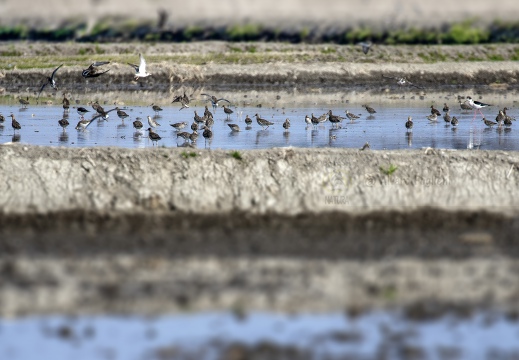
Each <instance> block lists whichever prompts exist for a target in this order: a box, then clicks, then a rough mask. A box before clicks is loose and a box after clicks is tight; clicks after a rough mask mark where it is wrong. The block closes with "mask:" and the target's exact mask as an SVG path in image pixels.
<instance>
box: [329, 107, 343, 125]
mask: <svg viewBox="0 0 519 360" xmlns="http://www.w3.org/2000/svg"><path fill="white" fill-rule="evenodd" d="M328 119H329V120H330V122H331V123H332V126H336V125H337V124H338V123H340V122H342V120H344V118H343V117H342V116H339V115H334V114H332V111H331V110H329V111H328Z"/></svg>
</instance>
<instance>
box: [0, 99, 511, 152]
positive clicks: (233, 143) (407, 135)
mask: <svg viewBox="0 0 519 360" xmlns="http://www.w3.org/2000/svg"><path fill="white" fill-rule="evenodd" d="M428 104H429V103H428V102H427V101H415V102H408V103H406V104H405V105H404V104H398V103H397V104H387V103H384V104H381V103H371V104H370V105H371V106H373V107H375V108H376V111H377V113H376V114H373V115H369V114H368V113H367V112H366V110H365V109H364V108H362V107H361V105H360V104H351V105H350V104H347V103H346V104H332V105H330V104H306V105H305V104H303V105H302V106H288V105H287V106H285V107H280V108H272V107H268V108H267V107H262V108H260V107H255V106H243V107H241V106H239V107H232V110H233V111H234V113H233V114H231V115H230V116H229V117H227V116H226V114H224V112H223V110H222V108H218V109H217V110H216V111H215V114H214V120H215V124H214V125H213V127H212V133H213V137H212V138H211V139H209V140H206V139H205V138H204V137H203V136H202V131H200V130H199V135H200V136H199V138H198V140H197V141H196V142H195V143H193V144H191V143H190V142H186V141H184V139H182V138H181V137H178V136H177V134H178V132H177V131H176V130H175V129H174V128H173V127H171V126H170V124H173V123H178V122H186V123H187V124H188V126H187V127H186V128H185V129H183V130H181V131H188V132H191V129H190V128H189V126H190V124H192V123H193V116H194V113H193V111H194V110H197V112H198V114H200V115H202V114H203V110H204V108H203V106H201V105H199V106H192V107H191V108H188V109H184V110H182V111H179V110H178V109H179V107H178V106H163V107H162V108H163V111H161V112H160V113H155V112H154V111H153V110H152V109H151V107H149V106H131V105H126V106H121V109H123V110H124V111H125V112H127V113H128V114H129V115H130V116H129V117H128V118H127V119H126V120H124V121H123V120H121V119H119V118H118V117H117V114H116V112H115V111H114V112H111V113H110V115H109V118H108V119H107V120H103V119H102V118H100V119H97V120H94V121H93V122H92V124H90V126H89V127H88V128H87V129H86V130H75V129H74V128H75V126H76V125H77V123H78V121H79V119H80V117H79V115H78V114H77V113H76V110H75V109H73V108H71V109H70V111H69V114H68V120H69V122H70V125H69V126H68V128H67V129H66V130H65V131H63V129H62V128H61V127H60V126H59V124H58V120H60V119H62V118H63V117H64V112H63V109H62V108H61V106H56V105H55V106H46V105H31V106H30V107H29V108H28V109H23V108H20V107H19V106H14V105H0V113H1V114H3V115H4V116H5V117H6V121H5V122H4V123H3V124H1V125H0V142H1V143H6V142H10V141H13V142H15V141H17V142H20V143H24V144H30V145H43V146H67V147H90V146H118V147H125V148H144V147H152V146H153V145H154V144H153V143H152V142H151V141H150V140H149V139H148V136H147V132H146V131H145V129H146V128H148V127H149V126H148V122H147V116H151V117H153V118H154V119H155V120H156V121H157V122H159V123H160V124H161V126H160V127H157V129H156V130H155V131H156V132H157V133H158V134H159V135H160V137H161V140H160V141H158V142H157V144H156V145H157V146H166V147H181V146H194V147H197V148H210V149H243V150H246V149H265V148H272V147H283V146H295V147H316V148H318V147H336V148H360V147H362V146H363V145H364V144H365V143H366V142H368V143H369V144H370V147H371V149H388V150H392V149H408V148H411V149H419V148H423V147H432V148H447V149H467V148H481V149H486V150H519V141H518V140H519V132H515V131H514V126H513V125H512V126H511V127H504V126H503V127H498V126H493V127H488V126H486V125H485V124H484V123H483V121H482V116H481V115H480V114H477V115H476V116H474V113H473V112H470V111H469V112H462V111H460V110H459V107H458V106H456V107H455V109H454V107H453V110H451V115H452V116H456V117H457V118H458V120H459V125H458V126H452V125H451V124H450V123H446V122H445V121H444V120H443V118H442V117H438V120H437V121H435V122H432V121H429V120H428V119H427V118H426V116H428V115H430V112H429V108H428V106H430V105H428ZM86 107H87V108H88V109H89V110H91V113H89V114H88V115H87V116H86V118H87V119H89V118H91V117H92V116H91V115H90V114H92V113H93V112H94V111H93V109H91V108H90V107H89V106H86ZM113 107H114V106H106V105H105V109H106V110H108V109H112V108H113ZM439 107H440V110H441V106H439ZM328 110H332V111H333V113H334V114H336V115H339V116H342V117H346V114H345V110H348V111H350V112H351V113H353V114H356V115H359V116H360V118H359V119H357V120H355V121H350V120H349V119H348V118H345V120H343V122H342V123H341V124H340V125H339V126H332V124H331V123H330V122H328V121H327V122H325V123H322V124H319V125H317V126H313V125H307V124H306V123H305V116H306V115H309V116H311V114H313V115H315V116H316V117H319V116H320V115H322V114H324V113H326V112H328ZM483 111H484V114H485V117H486V118H487V119H490V120H494V119H495V117H496V115H497V111H498V106H495V107H493V108H487V109H484V110H483ZM514 112H516V111H515V109H513V108H512V109H511V110H510V111H509V113H510V114H511V115H512V116H513V115H514ZM10 113H13V114H14V115H15V117H16V119H17V120H18V121H19V122H20V123H21V125H22V129H21V130H20V131H17V132H16V134H15V132H14V131H13V129H12V127H11V121H10V118H9V117H8V115H9V114H10ZM256 113H258V114H259V115H260V116H261V117H262V118H264V119H266V120H269V121H271V122H273V123H274V125H271V126H269V127H268V128H265V129H264V128H262V127H261V126H259V125H258V123H257V122H256V119H255V117H254V115H255V114H256ZM246 115H249V116H250V117H251V118H252V120H253V122H252V124H251V125H250V126H248V125H246V124H245V122H244V120H245V116H246ZM408 116H411V117H412V118H413V121H414V126H413V129H412V130H411V131H407V130H406V128H405V126H404V124H405V122H406V120H407V118H408ZM137 118H140V119H141V121H142V123H143V124H144V127H143V129H141V130H136V129H134V127H133V124H132V123H133V121H134V120H136V119H137ZM287 118H288V119H290V123H291V126H290V128H289V129H288V130H285V129H284V128H283V126H282V124H283V122H284V121H285V120H286V119H287ZM229 124H238V125H239V127H240V131H239V132H237V131H232V130H231V129H230V128H229V126H228V125H229Z"/></svg>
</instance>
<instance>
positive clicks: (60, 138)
mask: <svg viewBox="0 0 519 360" xmlns="http://www.w3.org/2000/svg"><path fill="white" fill-rule="evenodd" d="M58 141H59V142H60V143H62V144H66V143H68V133H67V132H65V131H63V132H61V133H60V134H59V136H58Z"/></svg>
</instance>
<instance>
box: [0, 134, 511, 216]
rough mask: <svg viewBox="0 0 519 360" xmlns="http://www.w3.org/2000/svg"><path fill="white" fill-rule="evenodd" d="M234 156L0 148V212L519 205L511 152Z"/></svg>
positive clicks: (297, 151) (502, 208)
mask: <svg viewBox="0 0 519 360" xmlns="http://www.w3.org/2000/svg"><path fill="white" fill-rule="evenodd" d="M190 153H192V155H189V154H190ZM240 155H241V158H242V159H241V160H239V159H236V158H234V157H232V156H231V152H230V151H223V150H215V151H209V150H192V151H191V150H181V149H169V148H160V147H158V148H154V149H146V150H131V149H121V148H81V149H66V148H50V147H33V146H25V145H17V144H16V145H4V146H1V147H0V159H2V160H1V162H0V173H1V174H2V178H3V179H2V181H1V182H0V211H1V212H2V213H5V214H13V213H19V214H26V213H48V212H59V211H74V210H81V211H96V212H99V211H103V212H114V211H115V212H129V213H132V212H147V211H181V212H191V213H196V214H218V213H221V212H245V213H252V214H266V213H270V214H283V215H297V214H305V213H309V212H315V213H319V212H323V211H337V212H347V213H363V212H372V211H379V210H413V209H417V208H421V207H435V208H439V209H444V210H449V211H456V210H486V211H497V212H499V213H512V214H515V213H516V211H517V210H516V209H517V208H518V204H519V198H517V197H514V196H510V194H513V193H515V192H516V191H517V185H518V179H519V172H518V170H519V168H518V164H519V155H518V154H517V153H515V152H504V151H495V152H494V151H451V150H433V149H426V150H415V151H414V150H413V151H409V150H406V151H371V150H366V151H360V150H355V149H303V148H276V149H269V150H251V151H243V152H240ZM391 167H394V168H396V170H395V171H394V172H393V173H392V174H386V173H387V171H388V169H389V168H391ZM384 172H386V173H384Z"/></svg>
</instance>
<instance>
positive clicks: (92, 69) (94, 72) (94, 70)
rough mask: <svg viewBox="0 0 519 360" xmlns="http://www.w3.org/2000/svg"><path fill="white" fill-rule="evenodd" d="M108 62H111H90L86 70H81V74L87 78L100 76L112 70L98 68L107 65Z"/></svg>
mask: <svg viewBox="0 0 519 360" xmlns="http://www.w3.org/2000/svg"><path fill="white" fill-rule="evenodd" d="M106 64H110V61H96V62H93V63H92V64H90V66H89V67H87V68H86V69H85V70H83V72H81V76H83V77H84V78H85V79H88V78H94V77H98V76H101V75H103V74H106V73H107V72H109V71H110V69H108V70H106V71H99V69H98V68H99V66H102V65H106Z"/></svg>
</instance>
